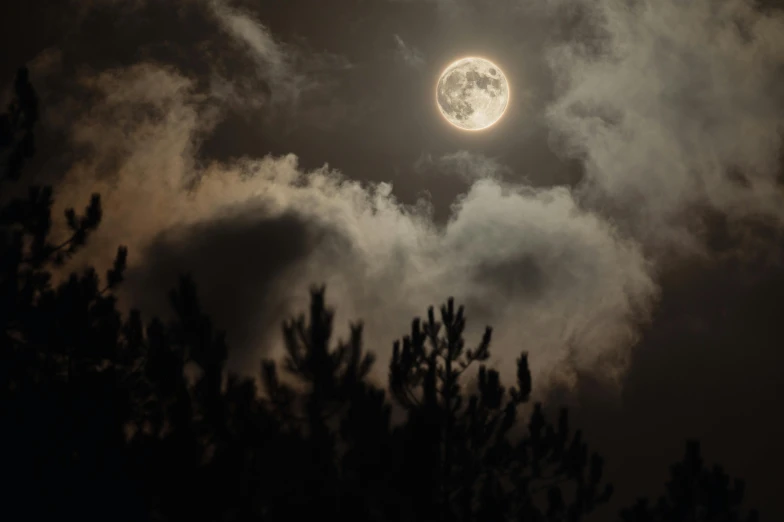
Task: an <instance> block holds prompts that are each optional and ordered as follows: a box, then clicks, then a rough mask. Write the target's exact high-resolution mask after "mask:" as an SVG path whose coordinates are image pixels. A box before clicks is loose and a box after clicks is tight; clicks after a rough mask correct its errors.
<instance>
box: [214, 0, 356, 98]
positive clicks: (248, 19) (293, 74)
mask: <svg viewBox="0 0 784 522" xmlns="http://www.w3.org/2000/svg"><path fill="white" fill-rule="evenodd" d="M207 5H208V6H209V11H210V12H211V13H212V14H213V15H214V16H215V18H216V20H217V21H218V23H219V26H220V27H221V29H222V30H223V31H225V33H226V34H228V35H229V36H230V37H231V38H232V39H233V41H234V42H235V44H237V45H239V46H241V47H242V48H243V49H244V50H245V51H246V53H247V55H248V56H249V57H250V58H251V61H252V63H253V67H254V69H253V71H254V72H255V75H241V77H242V80H239V79H238V78H237V77H236V76H233V77H232V78H231V79H228V78H226V77H225V76H224V75H223V74H221V73H216V74H215V76H214V78H213V87H214V92H215V93H216V94H217V95H219V96H221V97H222V98H224V99H226V100H229V101H235V102H237V103H238V104H240V105H247V104H251V105H255V106H263V105H267V104H273V105H284V106H287V107H288V108H291V107H293V106H296V105H297V104H298V102H299V101H300V100H301V99H302V97H303V96H306V95H309V94H312V93H315V92H317V91H319V90H326V89H329V88H330V87H332V82H331V80H329V79H328V78H327V76H325V73H332V72H335V71H340V70H346V69H350V68H351V64H350V63H349V62H348V60H347V59H346V58H345V57H343V56H339V55H337V54H333V53H329V52H319V53H315V52H306V50H303V49H299V48H297V47H295V46H293V45H289V44H285V43H284V42H281V41H278V40H276V39H275V38H274V37H273V35H272V33H271V32H270V31H269V29H268V28H267V27H265V26H264V24H262V23H261V22H259V21H258V20H257V19H256V18H255V17H254V16H253V14H252V13H251V12H250V11H246V10H242V9H238V8H233V7H230V6H229V5H228V4H227V3H226V2H224V1H221V0H209V2H208V3H207ZM225 74H229V73H228V72H227V73H225Z"/></svg>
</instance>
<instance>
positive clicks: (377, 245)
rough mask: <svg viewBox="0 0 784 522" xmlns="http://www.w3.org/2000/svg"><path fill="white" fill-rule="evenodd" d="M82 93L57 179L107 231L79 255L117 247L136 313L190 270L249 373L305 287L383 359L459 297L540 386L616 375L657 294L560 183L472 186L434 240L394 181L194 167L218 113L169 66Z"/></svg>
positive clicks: (631, 251) (276, 161) (123, 73)
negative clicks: (82, 151) (85, 103)
mask: <svg viewBox="0 0 784 522" xmlns="http://www.w3.org/2000/svg"><path fill="white" fill-rule="evenodd" d="M84 84H85V85H86V86H88V87H89V88H90V89H92V90H93V91H94V92H95V93H96V94H97V95H98V99H97V100H98V101H97V102H96V103H95V104H94V105H93V107H92V108H91V110H90V111H89V113H88V114H86V115H84V117H83V118H81V119H80V120H79V121H77V122H76V123H75V124H74V126H73V128H72V131H71V137H72V139H73V141H74V142H75V143H76V144H78V145H79V146H80V147H89V149H90V150H91V154H90V155H89V156H87V157H86V159H85V160H83V161H81V162H79V163H77V164H76V165H74V167H73V168H72V169H71V170H70V171H69V172H68V174H67V176H66V178H65V179H64V181H63V183H61V185H60V186H59V187H58V198H57V204H58V206H60V207H65V206H71V205H81V204H82V202H83V201H84V200H85V198H86V197H87V196H88V195H89V193H91V192H93V191H98V192H100V193H101V194H102V195H103V198H104V204H105V208H106V212H105V219H104V223H103V225H102V227H101V229H100V231H99V232H98V235H97V236H96V237H95V239H94V240H93V242H92V243H91V245H90V246H89V248H88V250H86V251H85V252H84V255H83V257H82V258H81V259H82V260H84V261H87V260H89V261H90V262H92V263H95V264H97V265H98V266H102V265H105V264H106V263H108V262H109V260H110V258H111V255H112V253H113V252H114V250H115V248H116V246H117V243H118V242H120V241H121V242H123V243H124V244H128V246H129V247H130V249H131V257H130V264H131V276H130V279H129V282H128V285H127V287H128V289H129V290H128V294H127V295H126V297H128V296H130V297H133V298H134V300H135V301H136V302H137V303H138V302H145V301H150V300H154V299H156V298H158V299H160V298H161V297H162V296H163V295H164V290H165V288H166V286H165V283H164V282H163V281H165V280H166V279H167V278H169V277H170V276H171V275H172V274H173V272H174V270H175V268H174V267H177V268H178V269H181V270H183V271H191V272H193V273H194V275H195V276H196V277H197V281H200V282H201V284H202V285H203V286H204V287H205V292H204V294H203V295H204V297H205V306H206V308H207V310H208V311H210V312H211V313H213V314H214V315H216V316H217V317H219V318H221V319H222V321H223V324H224V326H226V325H230V326H232V328H233V329H234V330H235V331H236V334H235V336H234V337H231V338H230V339H232V340H233V341H234V342H235V346H238V348H239V353H240V354H245V355H243V356H242V357H241V358H243V359H244V358H245V357H248V358H249V359H248V360H252V359H253V358H254V357H257V356H258V355H260V354H261V353H263V352H264V351H265V350H266V349H272V350H275V349H279V346H276V345H267V344H265V343H266V342H272V341H270V336H272V337H273V338H274V341H275V342H278V339H277V335H276V334H277V331H276V330H277V329H276V328H273V331H272V332H271V335H265V334H264V333H263V332H259V331H258V328H259V326H258V325H266V326H268V325H275V324H277V321H278V320H279V319H282V318H283V317H285V316H287V315H288V314H290V313H294V312H298V311H299V310H302V309H304V304H305V301H306V299H307V288H308V286H309V285H310V284H311V283H314V282H321V281H323V282H326V283H327V285H328V288H329V298H330V301H331V302H332V303H334V304H335V305H336V306H337V309H338V320H339V325H340V324H345V321H347V320H349V319H355V318H362V319H364V320H365V321H366V323H367V325H368V328H367V332H368V346H369V347H371V348H372V349H374V350H375V351H377V352H378V353H379V354H380V355H381V356H382V361H383V360H384V359H383V357H384V356H385V355H388V354H389V351H390V348H391V342H392V340H393V339H395V338H397V337H399V336H400V335H402V334H404V333H405V332H406V330H407V328H408V321H409V320H410V318H411V317H413V316H414V315H421V314H422V313H424V311H425V309H426V307H427V306H428V305H430V304H439V303H440V302H442V301H443V300H444V299H445V298H446V297H447V296H448V295H454V296H455V297H456V298H457V299H458V300H459V301H460V302H464V303H466V304H468V306H469V311H470V317H471V319H472V321H471V324H470V327H471V328H470V329H471V334H472V335H473V336H474V337H476V336H477V335H478V334H479V333H480V331H481V328H483V327H484V324H492V325H494V326H495V327H496V328H497V332H498V336H497V339H498V341H497V343H496V355H497V356H498V357H499V358H500V359H501V360H504V361H511V360H512V359H513V358H514V357H515V356H516V355H517V354H518V352H519V351H521V350H523V349H528V350H530V351H531V352H532V353H533V355H534V357H533V360H534V364H535V365H536V371H537V373H538V375H539V376H540V377H541V378H542V379H543V380H542V383H543V384H544V379H545V377H544V376H548V377H547V379H550V378H552V379H557V380H559V381H562V380H563V379H567V380H568V379H570V378H571V376H572V371H573V370H574V369H575V368H578V367H579V368H583V369H585V368H591V369H596V370H597V371H598V372H599V373H600V374H602V375H604V376H606V377H617V375H618V374H619V372H621V371H622V370H623V368H624V366H625V364H626V359H627V356H628V350H629V348H630V346H631V344H632V343H633V341H634V337H635V327H634V321H635V320H637V319H639V318H641V317H644V316H645V315H646V314H647V312H648V310H649V308H650V306H651V303H652V302H653V300H654V299H655V296H656V286H655V284H654V283H653V282H652V280H651V279H650V276H649V273H648V266H647V262H646V261H645V259H644V258H643V256H642V254H641V253H640V251H639V248H638V247H637V245H636V244H635V243H634V242H632V241H629V240H627V239H624V238H622V237H620V236H619V235H618V234H617V233H616V231H615V230H614V229H613V227H611V226H610V225H608V224H607V223H606V222H604V221H603V220H601V219H600V218H599V217H598V216H597V215H595V214H592V213H590V212H585V211H583V210H581V209H580V208H579V207H578V206H577V204H576V202H575V200H574V199H573V197H572V196H571V194H570V192H569V191H568V190H566V189H565V188H552V189H541V190H533V189H530V188H526V187H524V186H518V185H508V184H502V183H500V182H499V181H495V180H492V179H482V180H479V181H477V182H475V183H474V184H473V185H472V186H471V187H470V188H469V189H468V191H467V192H466V193H465V194H464V195H463V196H462V197H461V198H460V200H459V201H458V202H457V203H456V204H455V206H454V208H453V215H452V218H451V219H450V221H449V223H448V224H447V225H446V226H445V227H443V228H442V227H437V226H436V225H434V223H433V222H432V220H431V217H430V209H429V208H428V207H427V205H425V204H424V203H421V204H420V205H414V206H407V205H403V204H401V203H399V202H398V201H396V199H395V197H394V196H393V195H392V187H391V185H388V184H385V183H380V184H361V183H359V182H355V181H352V180H350V179H347V178H346V177H345V176H344V175H343V174H342V173H340V172H337V171H335V170H332V169H329V168H327V167H323V168H321V169H316V170H311V171H304V170H303V169H301V168H299V166H298V162H297V158H296V157H295V156H293V155H288V156H282V157H271V156H268V157H264V158H245V159H242V160H239V161H235V162H226V163H219V162H214V163H211V164H208V165H199V164H198V162H196V161H195V160H194V153H195V151H196V150H197V148H198V143H199V141H200V139H201V136H203V135H204V134H205V133H207V132H209V129H210V128H211V126H212V125H214V121H215V116H214V114H215V113H214V111H215V110H216V108H215V107H214V106H211V104H210V102H209V100H206V99H205V98H204V96H203V95H201V94H199V93H198V92H197V90H196V88H195V84H194V83H193V82H191V81H190V80H188V79H187V78H184V77H182V76H181V75H179V74H178V73H177V72H176V71H174V70H171V69H166V68H161V67H158V66H154V65H139V66H136V67H133V68H130V69H124V70H115V71H107V72H104V73H101V74H99V75H97V76H93V77H88V78H85V79H84ZM459 157H460V156H459V155H458V156H457V158H459ZM108 164H113V165H115V168H114V169H113V171H112V173H111V175H110V176H107V175H106V172H105V169H106V165H108ZM286 230H287V231H288V232H284V231H286ZM173 282H174V281H172V283H173ZM264 303H267V305H266V306H265V305H264ZM269 303H273V304H274V306H272V305H269ZM227 310H231V313H230V314H228V313H227ZM339 331H340V330H339ZM257 334H258V335H257ZM230 335H231V334H230ZM523 343H524V344H523ZM265 347H266V348H265ZM270 347H271V348H270ZM248 354H250V355H248ZM250 368H251V371H252V368H255V366H254V365H251V366H250ZM377 370H378V371H379V372H383V371H384V370H383V366H379V368H377Z"/></svg>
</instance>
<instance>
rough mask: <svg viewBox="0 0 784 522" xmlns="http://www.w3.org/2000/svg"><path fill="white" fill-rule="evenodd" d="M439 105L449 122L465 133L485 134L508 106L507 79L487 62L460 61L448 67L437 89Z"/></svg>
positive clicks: (466, 59)
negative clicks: (476, 132)
mask: <svg viewBox="0 0 784 522" xmlns="http://www.w3.org/2000/svg"><path fill="white" fill-rule="evenodd" d="M436 104H437V105H438V110H440V111H441V114H442V115H443V116H444V118H446V120H447V121H448V122H449V123H451V124H452V125H454V126H455V127H458V128H460V129H463V130H467V131H479V130H484V129H486V128H488V127H490V126H491V125H493V124H494V123H496V122H497V121H498V120H500V119H501V116H503V115H504V112H505V111H506V108H507V106H508V105H509V82H508V81H507V80H506V76H505V75H504V73H503V72H502V71H501V69H499V68H498V66H497V65H495V64H494V63H493V62H491V61H489V60H485V59H484V58H476V57H468V58H461V59H460V60H457V61H456V62H454V63H452V64H451V65H449V67H447V68H446V69H445V70H444V72H443V73H441V77H440V78H439V79H438V85H436Z"/></svg>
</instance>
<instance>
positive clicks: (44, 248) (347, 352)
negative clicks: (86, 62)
mask: <svg viewBox="0 0 784 522" xmlns="http://www.w3.org/2000/svg"><path fill="white" fill-rule="evenodd" d="M37 115H38V107H37V101H36V96H35V92H34V90H33V89H32V86H31V85H30V83H29V79H28V74H27V71H26V70H24V69H23V70H21V71H20V73H19V75H18V77H17V80H16V83H15V98H14V101H13V102H12V103H11V105H10V107H9V110H8V114H6V115H3V116H2V117H0V157H1V158H4V161H6V163H5V164H4V167H3V169H4V170H3V171H2V177H0V183H12V182H17V181H18V180H19V178H20V176H21V173H22V166H23V164H24V160H25V159H26V158H29V157H30V155H31V154H32V152H33V149H34V147H33V143H34V138H33V128H34V124H35V121H36V120H37ZM52 198H53V192H52V189H51V188H50V187H35V186H34V187H31V188H30V189H29V190H28V193H27V196H26V197H24V198H14V199H11V200H9V201H6V202H5V203H4V204H3V206H2V208H0V326H1V327H2V336H1V337H0V411H2V412H3V426H2V431H1V435H0V437H2V438H0V448H2V449H0V455H1V457H0V458H1V459H2V460H1V461H0V469H2V470H3V473H4V474H5V477H4V478H6V479H7V480H5V481H4V486H2V487H3V488H4V489H3V495H2V498H3V499H5V500H4V506H3V508H4V511H3V513H4V514H8V515H10V517H9V518H8V519H9V520H48V519H54V518H55V517H57V518H58V519H60V518H65V519H69V520H70V519H74V520H82V521H84V520H129V521H131V520H134V521H136V520H147V519H149V520H162V521H180V520H182V521H185V520H187V521H189V522H190V521H193V520H220V521H243V522H246V521H255V520H267V521H274V520H305V519H313V518H316V517H318V518H319V519H321V518H324V519H332V518H335V517H337V518H339V519H342V520H344V521H354V520H356V521H360V520H362V521H365V520H374V521H375V520H377V521H406V522H409V521H428V522H432V521H450V522H451V521H474V520H477V521H479V520H481V521H483V522H484V521H501V520H504V521H506V520H520V521H529V522H551V521H553V522H554V521H559V522H576V521H579V520H582V519H583V517H584V516H585V515H586V514H588V513H590V512H592V511H593V510H594V509H595V508H596V507H597V506H598V505H600V504H602V503H604V502H606V501H607V500H608V499H609V497H610V495H611V493H612V488H611V487H610V486H609V485H607V484H605V482H604V480H603V460H602V458H601V457H600V456H598V455H597V454H595V453H594V454H590V453H589V451H588V448H587V445H586V444H585V442H584V441H583V439H582V434H581V432H580V431H579V430H578V431H575V432H572V431H571V430H570V428H569V423H568V416H567V412H566V410H562V411H561V413H560V415H559V417H558V420H557V422H556V423H555V424H552V423H550V422H549V421H548V420H547V419H546V418H545V415H544V410H543V408H542V406H541V404H533V405H532V404H529V401H530V396H531V389H532V379H531V374H530V371H529V367H528V357H527V354H526V353H522V354H521V356H520V357H519V359H518V360H517V372H516V383H515V385H514V386H512V387H509V388H506V387H505V386H503V385H502V383H501V378H500V374H499V372H497V371H496V370H494V369H492V368H489V367H487V366H486V364H485V363H486V361H487V360H488V359H489V357H490V341H491V334H492V331H491V329H490V328H487V329H486V330H485V333H484V335H483V336H482V339H481V340H480V342H479V343H478V345H477V346H476V347H473V348H470V349H469V348H466V345H465V340H464V337H463V332H464V329H465V325H466V318H465V315H464V310H463V308H462V307H458V308H455V305H454V301H453V300H452V299H449V300H448V301H447V303H446V304H445V305H444V306H442V307H441V310H440V320H439V321H436V317H435V312H434V310H433V309H432V308H430V309H429V310H428V314H427V320H426V321H424V322H423V321H422V320H421V319H418V318H417V319H414V321H413V322H412V325H411V331H410V334H409V335H407V336H405V337H404V338H403V339H402V342H396V343H395V344H394V349H393V356H392V359H391V361H390V363H389V374H388V383H387V385H388V390H389V393H390V398H391V400H388V398H387V395H386V390H384V389H382V388H381V387H380V386H379V385H376V384H374V383H372V382H371V381H370V377H369V376H370V374H371V369H372V366H373V363H374V358H373V356H372V354H371V353H369V352H367V351H366V350H365V348H364V346H363V338H362V332H363V330H362V324H361V323H357V324H352V325H350V335H349V338H348V340H346V341H343V340H338V341H337V342H336V343H334V345H333V344H332V333H333V318H334V314H333V312H332V310H330V309H329V308H328V307H327V306H326V301H325V291H324V288H323V287H320V288H314V289H313V290H312V294H311V305H310V311H309V315H308V317H307V318H306V317H305V316H300V317H298V318H296V319H294V320H291V321H286V322H285V323H284V324H283V326H282V334H283V340H284V346H285V356H284V358H283V361H282V364H280V365H279V364H278V363H276V362H275V361H272V360H264V361H262V362H261V365H260V374H259V375H258V376H257V378H241V377H239V376H237V375H233V374H228V373H227V371H226V362H227V359H228V357H229V348H228V346H227V344H226V342H225V336H224V334H223V332H222V331H220V330H218V329H217V328H216V327H215V326H214V325H213V324H212V321H211V320H210V318H209V317H208V316H207V315H206V314H205V313H204V312H203V311H202V309H201V306H200V303H199V300H198V297H197V290H196V286H195V283H194V281H193V280H192V279H191V278H189V277H187V276H184V277H182V278H181V279H180V281H179V284H178V286H177V287H176V288H175V289H174V290H172V291H171V293H170V295H169V302H170V305H171V310H172V312H173V316H172V318H171V319H170V320H168V321H162V320H160V319H157V318H153V319H152V320H150V321H147V322H145V321H144V320H143V318H142V314H141V313H140V312H139V311H138V310H132V311H130V313H128V314H127V317H123V316H122V315H121V314H120V313H119V312H118V310H117V307H116V299H115V297H114V295H113V291H114V290H115V288H116V287H117V285H119V284H121V283H122V281H123V274H124V271H125V267H126V261H127V251H126V249H125V248H123V247H120V248H119V249H118V253H117V257H116V259H115V262H114V264H113V266H112V267H111V268H110V269H109V270H108V271H107V273H106V276H105V278H103V280H101V279H100V278H99V277H98V275H97V273H96V272H95V270H93V269H87V270H85V271H83V273H81V274H71V275H70V276H67V277H65V276H63V274H64V273H65V272H64V270H65V269H64V266H63V265H64V263H65V262H66V261H67V260H68V258H69V257H70V256H71V255H73V254H74V253H76V252H77V251H78V249H79V248H80V247H81V246H83V245H84V244H85V242H86V241H88V240H89V234H90V233H91V232H92V231H94V230H95V229H96V228H97V227H98V225H99V223H100V220H101V205H100V198H99V196H98V195H94V196H93V197H92V199H91V201H90V202H89V204H88V206H87V208H86V210H85V212H84V213H83V214H82V215H80V216H77V214H76V213H75V212H74V211H73V210H68V211H66V212H65V225H66V228H67V229H68V233H67V237H65V238H63V240H62V241H59V242H56V241H55V242H53V241H52V240H51V238H50V235H51V229H52V220H51V208H52V203H53V200H52ZM53 271H55V273H56V274H57V277H58V278H59V279H60V282H58V283H56V284H55V283H54V282H53V281H54V279H55V276H54V275H53ZM474 370H475V371H474ZM471 377H475V379H476V382H475V386H467V385H466V384H467V382H466V379H468V378H471ZM257 382H258V383H260V384H261V385H262V386H261V389H257ZM474 388H475V389H474ZM393 408H399V409H400V410H401V411H402V412H403V413H404V414H405V420H404V421H403V422H402V423H400V424H399V425H394V424H393V422H392V411H393ZM521 410H526V411H527V416H528V421H527V423H523V422H522V421H520V420H519V416H520V413H519V412H520V411H521ZM522 424H525V426H522ZM522 428H525V429H522ZM668 495H669V496H668V497H667V498H665V499H663V500H662V501H660V503H659V504H658V505H657V506H656V507H654V508H648V507H647V505H646V504H644V503H641V504H639V505H638V506H637V507H635V508H634V509H632V510H629V511H626V512H624V513H623V515H622V516H623V517H624V518H623V520H625V521H627V522H642V521H659V520H662V521H663V520H667V521H673V522H679V521H684V522H685V521H690V522H691V521H697V520H700V521H702V520H705V521H715V522H719V521H720V522H735V521H737V522H740V521H741V520H748V521H752V520H754V519H753V518H751V517H749V518H747V519H743V518H739V516H740V515H739V504H740V501H741V500H742V485H737V484H736V486H735V487H734V488H729V486H728V479H727V478H726V476H725V475H723V474H722V473H721V472H720V470H719V471H714V472H707V471H705V470H704V469H703V468H702V463H701V461H700V460H699V457H698V453H697V452H696V449H694V448H692V450H690V453H689V454H688V455H687V459H686V460H685V461H684V463H683V464H680V465H678V466H676V467H674V468H673V480H672V482H671V484H670V485H669V488H668ZM646 517H647V518H646ZM657 517H658V518H657ZM700 517H702V518H700ZM706 517H707V518H706ZM711 517H712V518H711ZM733 517H734V518H733Z"/></svg>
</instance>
